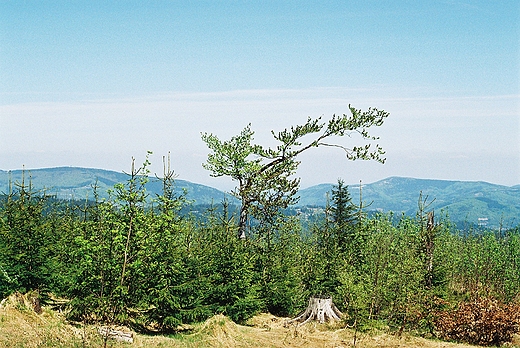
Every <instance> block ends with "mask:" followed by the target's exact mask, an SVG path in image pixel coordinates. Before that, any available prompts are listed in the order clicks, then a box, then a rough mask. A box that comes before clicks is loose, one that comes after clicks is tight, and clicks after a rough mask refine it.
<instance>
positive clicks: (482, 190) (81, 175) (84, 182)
mask: <svg viewBox="0 0 520 348" xmlns="http://www.w3.org/2000/svg"><path fill="white" fill-rule="evenodd" d="M127 179H128V175H127V174H125V173H118V172H114V171H109V170H102V169H92V168H78V167H58V168H44V169H31V170H26V171H25V182H26V183H29V181H30V182H31V184H32V186H33V188H34V189H37V190H43V189H45V191H46V192H47V193H48V194H53V195H56V196H57V197H58V198H61V199H79V200H81V199H88V198H89V197H90V198H92V196H93V191H92V186H93V185H94V184H95V183H96V182H97V185H98V193H99V195H100V197H102V198H106V197H108V194H107V190H108V189H110V188H113V186H114V185H115V184H116V183H120V182H124V181H126V180H127ZM150 179H151V180H150V182H149V184H148V186H147V190H148V191H149V192H150V193H151V195H154V194H160V193H161V189H162V184H161V182H160V181H159V180H157V179H156V178H150ZM21 180H22V171H21V170H15V171H11V172H7V171H1V170H0V194H1V193H8V192H9V182H12V183H14V184H16V183H20V182H21ZM332 187H333V184H320V185H316V186H312V187H309V188H305V189H302V190H300V192H299V195H300V201H299V203H298V206H318V207H324V206H325V205H326V202H327V195H328V194H329V196H330V192H331V189H332ZM175 189H176V192H177V193H181V192H182V191H183V190H186V191H187V199H188V200H190V201H192V202H194V204H212V203H214V204H218V203H220V202H221V201H222V200H223V199H224V198H228V199H230V200H231V201H233V198H232V197H231V196H230V195H229V194H228V193H225V192H223V191H220V190H217V189H215V188H212V187H209V186H205V185H200V184H195V183H191V182H189V181H185V180H175ZM349 192H350V193H351V197H352V200H353V202H354V203H355V204H358V203H359V197H360V196H359V193H360V190H359V184H355V185H349ZM361 193H362V198H363V201H364V205H368V204H370V205H369V206H368V208H367V209H368V210H373V211H381V212H390V211H393V212H395V213H398V214H401V213H405V214H407V215H410V216H414V215H415V212H416V211H417V208H418V200H419V195H420V193H422V197H423V199H426V201H427V203H429V202H431V204H430V205H429V208H428V209H429V210H431V209H434V210H435V211H436V214H437V216H439V215H440V214H441V213H442V214H447V215H448V216H449V218H450V219H451V220H452V221H454V222H459V223H461V222H462V223H464V222H466V223H468V224H475V225H477V224H479V223H480V224H482V225H487V226H488V227H491V228H497V227H499V226H500V225H502V226H503V227H504V228H510V227H515V226H517V225H518V224H520V185H516V186H512V187H507V186H502V185H495V184H490V183H486V182H469V181H447V180H428V179H414V178H402V177H391V178H387V179H384V180H380V181H377V182H374V183H369V184H363V185H362V190H361Z"/></svg>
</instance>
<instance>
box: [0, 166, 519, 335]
mask: <svg viewBox="0 0 520 348" xmlns="http://www.w3.org/2000/svg"><path fill="white" fill-rule="evenodd" d="M143 174H147V173H146V163H145V165H144V166H143V167H142V168H139V169H138V170H134V169H132V175H130V177H129V180H128V181H127V182H126V183H123V184H118V185H116V186H115V187H114V189H113V190H112V191H111V192H110V198H109V199H99V198H97V197H98V195H97V193H96V188H95V187H94V188H93V194H94V197H96V198H97V199H96V200H95V202H94V203H92V202H87V203H85V204H83V203H81V202H74V201H68V202H65V201H57V200H54V199H52V197H48V196H46V195H45V194H44V193H42V192H35V191H34V190H32V188H31V186H30V183H24V182H23V181H22V182H19V183H16V184H15V185H13V188H12V190H11V192H10V193H9V194H8V195H7V197H6V200H5V201H4V202H2V204H1V206H0V296H1V297H2V298H4V297H6V296H8V295H9V294H11V293H13V292H15V291H19V292H22V293H25V292H28V291H31V290H37V291H39V293H40V294H42V296H45V294H48V293H53V294H56V295H57V296H61V297H64V298H67V299H69V300H70V302H68V304H67V308H66V312H67V313H68V316H69V318H70V319H74V320H76V321H79V322H84V323H95V322H100V321H101V322H105V323H112V324H125V325H129V326H131V327H133V328H134V329H136V330H139V331H142V332H157V331H160V332H175V331H176V330H177V328H178V327H179V326H180V325H182V324H186V323H194V322H202V321H204V320H206V319H208V318H210V317H212V316H214V315H216V314H224V315H226V316H228V317H229V318H231V319H232V320H233V321H235V322H237V323H243V322H245V321H246V320H248V319H249V318H251V317H252V316H253V315H255V314H257V313H260V312H269V313H272V314H274V315H278V316H294V315H296V314H297V313H298V312H300V311H301V310H302V309H304V307H305V305H306V303H307V299H308V297H309V296H311V295H314V294H322V295H324V294H326V295H330V296H332V298H333V300H334V302H335V303H336V305H337V307H338V308H339V309H340V310H341V311H342V312H343V313H345V317H344V320H345V324H348V325H349V326H350V327H355V328H356V330H360V331H363V330H365V329H367V328H369V327H373V326H377V325H385V326H387V327H389V328H390V329H391V330H393V331H395V332H397V333H399V332H403V331H411V332H415V333H418V334H420V335H424V336H428V337H433V336H437V335H439V332H440V331H439V330H442V325H440V324H439V320H438V318H439V317H438V315H437V314H439V313H444V314H443V315H444V316H445V317H447V315H446V313H456V311H457V310H458V309H457V308H459V307H458V306H460V305H461V304H463V303H471V301H475V300H476V299H480V298H487V299H492V300H491V301H499V303H501V304H503V305H504V306H514V305H517V304H518V303H519V302H520V231H519V228H518V227H517V228H515V229H510V230H502V231H496V230H489V231H486V230H478V231H477V230H468V231H460V230H457V229H455V228H454V227H453V226H452V225H451V224H450V221H449V219H448V218H447V217H441V218H440V219H439V218H437V219H434V217H433V214H432V213H430V212H429V211H427V210H428V209H427V208H428V204H427V202H426V200H423V199H422V198H419V200H418V202H419V204H418V212H417V215H416V216H415V217H409V216H399V217H397V218H396V217H395V216H392V215H388V214H384V215H383V214H381V215H377V216H371V217H367V216H366V215H365V214H364V211H363V209H362V207H361V209H360V207H359V205H357V206H356V205H354V204H353V203H352V201H351V199H350V196H349V195H348V191H347V190H346V188H345V187H343V186H342V183H341V182H340V183H339V184H338V186H336V187H335V189H334V190H333V192H332V194H331V197H332V199H331V202H330V206H329V207H328V208H327V210H326V213H325V215H317V216H316V217H314V219H311V220H308V221H306V223H305V225H302V223H301V222H300V220H299V219H298V216H286V215H284V214H282V213H276V214H272V212H271V214H270V215H269V216H268V217H269V218H266V219H264V220H262V219H260V220H258V219H257V220H252V221H250V224H249V225H248V234H247V237H246V238H245V239H241V238H237V234H238V230H237V229H238V224H237V217H236V216H234V215H231V214H228V213H227V209H226V202H223V203H222V205H224V209H217V207H210V208H209V209H208V210H207V211H206V212H205V214H204V216H203V218H200V217H197V218H195V217H193V216H191V215H190V214H181V213H180V211H181V210H182V209H184V210H186V208H187V207H189V203H188V202H186V200H185V199H184V197H183V196H176V195H174V194H173V192H174V191H173V185H174V181H173V176H172V175H165V179H163V194H162V195H160V196H156V197H149V195H148V193H147V191H146V189H145V184H146V181H147V176H146V175H143ZM167 174H168V173H167ZM418 195H419V193H418ZM151 201H152V202H153V203H152V204H150V202H151ZM360 205H361V204H360ZM429 213H430V214H429ZM309 221H311V222H309ZM42 300H43V301H45V298H43V299H42ZM492 303H498V302H492ZM464 308H466V307H464ZM508 308H509V307H508ZM454 315H455V314H454ZM497 315H498V314H497ZM498 317H499V316H497V318H498ZM514 320H517V319H515V318H511V322H510V323H509V324H510V327H512V329H511V330H512V332H514V331H515V330H516V329H517V328H518V322H515V321H514ZM443 325H445V326H446V325H447V326H449V325H448V324H447V323H444V324H443ZM441 336H442V335H441ZM446 337H447V338H448V339H449V338H450V337H449V336H446ZM456 339H460V340H468V341H470V339H467V338H465V337H460V338H457V337H456ZM492 343H493V344H495V343H497V342H495V341H493V342H492Z"/></svg>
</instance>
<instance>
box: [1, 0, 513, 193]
mask: <svg viewBox="0 0 520 348" xmlns="http://www.w3.org/2000/svg"><path fill="white" fill-rule="evenodd" d="M519 22H520V3H519V2H518V1H500V2H492V1H404V0H402V1H386V2H381V1H312V2H311V1H280V0H279V1H190V2H185V1H2V0H0V121H1V122H0V169H3V170H8V169H18V168H21V167H22V165H25V167H26V168H39V167H53V166H62V165H65V166H68V165H70V166H85V167H97V168H105V169H112V170H117V171H121V170H126V171H127V170H128V168H129V166H130V158H131V157H132V156H134V157H136V159H137V160H138V161H140V160H143V159H144V156H145V154H146V151H148V150H150V151H153V152H154V155H153V156H152V162H153V163H154V165H155V167H153V169H154V170H156V171H158V172H160V170H161V169H160V168H162V164H161V157H162V156H163V155H165V154H166V153H167V152H168V151H170V152H171V154H172V165H173V167H174V169H175V170H176V172H177V173H178V174H179V177H180V178H181V179H185V180H190V181H194V182H199V183H203V184H208V185H211V186H216V187H219V188H231V187H232V183H231V182H230V181H229V180H226V179H214V178H210V177H209V173H208V172H206V171H204V169H203V168H202V166H201V163H202V162H204V160H205V158H206V155H207V149H206V147H205V145H204V144H203V142H202V141H201V140H200V132H212V133H215V134H217V135H219V136H221V137H222V138H227V137H230V136H232V135H234V134H237V133H238V132H239V131H240V130H241V129H242V128H243V127H244V126H245V125H247V124H248V123H250V122H251V123H252V127H253V129H254V130H255V131H256V139H257V140H258V142H261V143H264V144H269V142H270V138H269V137H270V130H271V129H274V130H282V129H283V128H285V127H289V126H291V125H294V124H297V123H302V122H304V121H305V120H306V118H307V116H313V117H316V116H320V115H323V116H324V117H325V118H326V117H328V116H330V115H332V114H333V113H345V112H347V110H348V109H347V106H348V104H349V103H350V104H352V105H354V106H356V107H358V108H367V107H369V106H375V107H378V108H380V109H385V110H387V111H389V112H390V114H391V115H390V118H389V119H388V120H387V122H386V123H385V125H383V126H382V127H381V128H380V129H376V130H374V133H375V134H376V135H380V136H381V141H380V143H381V144H382V145H383V147H384V148H385V149H386V151H387V163H386V164H385V165H380V164H376V163H370V162H349V161H347V160H346V159H345V158H344V156H343V154H342V153H339V152H337V151H334V150H333V149H317V150H315V151H314V152H311V153H308V154H306V155H305V156H304V157H302V165H301V168H300V171H299V172H298V175H300V176H301V177H302V185H303V186H310V185H313V184H317V183H322V182H335V181H336V179H337V178H339V177H341V178H343V179H344V180H345V181H346V182H347V183H357V182H359V180H363V181H365V182H372V181H375V180H379V179H383V178H386V177H388V176H393V175H398V176H413V177H419V178H436V179H450V180H482V181H489V182H493V183H498V184H504V185H515V184H519V183H520V110H519V109H520V108H519V105H520V97H519V94H520V93H519V89H520V82H519V81H520V65H519V62H520V26H519ZM355 140H356V139H352V140H347V141H346V145H355V143H354V142H355ZM349 141H351V143H349Z"/></svg>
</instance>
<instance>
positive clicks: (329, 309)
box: [286, 296, 342, 326]
mask: <svg viewBox="0 0 520 348" xmlns="http://www.w3.org/2000/svg"><path fill="white" fill-rule="evenodd" d="M341 316H342V313H341V312H340V311H339V309H338V308H337V307H336V306H335V305H334V303H333V302H332V298H331V297H329V296H316V297H311V298H310V299H309V305H308V306H307V309H306V310H305V311H304V312H303V313H302V314H300V315H299V316H297V317H296V318H294V319H291V320H288V321H287V322H286V326H288V325H289V324H292V323H295V322H298V323H299V324H298V326H302V325H304V324H306V323H307V322H309V321H311V320H316V321H318V322H319V323H320V324H323V323H325V321H329V322H331V321H336V320H341Z"/></svg>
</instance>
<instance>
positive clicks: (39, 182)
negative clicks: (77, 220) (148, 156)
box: [0, 167, 229, 204]
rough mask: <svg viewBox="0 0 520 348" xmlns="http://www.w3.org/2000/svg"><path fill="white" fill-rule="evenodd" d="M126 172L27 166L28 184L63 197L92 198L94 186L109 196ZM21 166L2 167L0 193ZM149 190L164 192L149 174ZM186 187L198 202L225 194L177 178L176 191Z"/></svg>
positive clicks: (18, 175)
mask: <svg viewBox="0 0 520 348" xmlns="http://www.w3.org/2000/svg"><path fill="white" fill-rule="evenodd" d="M128 178H129V176H128V175H127V174H125V173H118V172H114V171H110V170H103V169H94V168H78V167H57V168H43V169H31V170H25V175H24V180H25V184H29V182H31V183H32V186H33V188H34V189H35V190H43V189H45V192H46V193H47V194H50V195H56V196H57V197H58V198H60V199H75V200H82V199H93V187H94V185H97V186H98V190H97V192H98V194H99V197H100V198H107V197H108V190H109V189H112V188H113V187H114V185H115V184H117V183H122V182H125V181H126V180H128ZM21 180H22V170H14V171H11V172H10V173H9V172H7V171H0V194H1V193H7V192H9V182H10V181H11V182H12V183H15V184H16V183H20V182H21ZM147 190H148V191H149V192H150V194H151V195H152V197H153V196H154V195H155V194H161V193H162V183H161V182H160V180H158V179H157V178H155V177H150V180H149V182H148V185H147ZM183 190H186V191H187V199H188V200H190V201H193V202H195V203H196V204H211V203H219V202H221V201H222V200H223V199H224V198H225V197H229V195H226V194H225V193H224V192H222V191H219V190H217V189H215V188H212V187H209V186H205V185H199V184H194V183H191V182H189V181H185V180H175V192H176V193H177V194H182V193H183Z"/></svg>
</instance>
